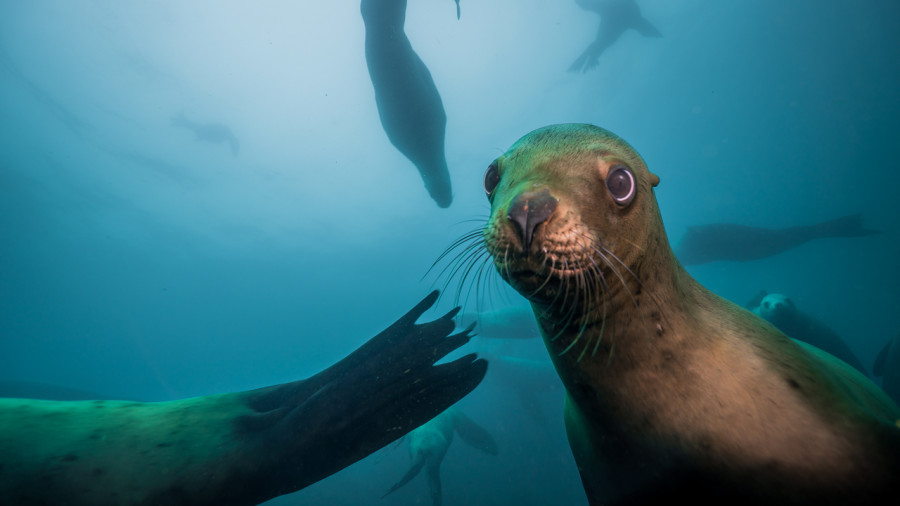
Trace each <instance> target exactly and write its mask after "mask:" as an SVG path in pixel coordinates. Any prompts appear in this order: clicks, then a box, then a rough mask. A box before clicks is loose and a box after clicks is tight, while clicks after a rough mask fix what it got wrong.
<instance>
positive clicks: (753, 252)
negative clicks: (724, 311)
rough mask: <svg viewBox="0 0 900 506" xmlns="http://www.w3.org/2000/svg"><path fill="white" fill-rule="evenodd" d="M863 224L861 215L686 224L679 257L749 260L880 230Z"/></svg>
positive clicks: (695, 260) (688, 259)
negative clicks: (787, 223)
mask: <svg viewBox="0 0 900 506" xmlns="http://www.w3.org/2000/svg"><path fill="white" fill-rule="evenodd" d="M879 233H880V232H879V231H877V230H871V229H867V228H865V227H863V223H862V215H860V214H851V215H849V216H843V217H841V218H837V219H834V220H829V221H823V222H821V223H814V224H812V225H797V226H794V227H788V228H763V227H751V226H747V225H739V224H736V223H711V224H708V225H696V226H692V227H688V229H687V232H685V234H684V237H682V239H681V242H680V243H679V244H678V248H677V254H678V261H680V262H681V263H683V264H684V265H698V264H705V263H709V262H716V261H731V262H749V261H751V260H759V259H761V258H766V257H770V256H773V255H777V254H779V253H783V252H785V251H788V250H791V249H794V248H796V247H798V246H800V245H803V244H806V243H807V242H809V241H813V240H816V239H825V238H829V237H865V236H867V235H874V234H879Z"/></svg>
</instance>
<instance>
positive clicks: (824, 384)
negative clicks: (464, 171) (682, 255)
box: [484, 125, 900, 504]
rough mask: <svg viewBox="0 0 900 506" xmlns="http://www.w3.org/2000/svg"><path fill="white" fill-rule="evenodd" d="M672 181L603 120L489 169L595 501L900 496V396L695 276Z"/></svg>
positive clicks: (513, 273)
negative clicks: (676, 230)
mask: <svg viewBox="0 0 900 506" xmlns="http://www.w3.org/2000/svg"><path fill="white" fill-rule="evenodd" d="M658 181H659V180H658V178H657V177H656V176H655V175H653V174H651V173H650V172H649V171H648V170H647V168H646V166H645V164H644V162H643V160H642V159H641V158H640V156H639V155H638V154H637V152H635V151H634V150H633V149H632V148H631V147H630V146H629V145H628V144H626V143H625V142H624V141H623V140H621V139H620V138H618V137H616V136H615V135H614V134H612V133H610V132H608V131H606V130H603V129H601V128H598V127H594V126H590V125H556V126H552V127H545V128H543V129H539V130H536V131H535V132H532V133H531V134H529V135H527V136H526V137H524V138H522V139H520V140H519V141H518V142H517V143H516V144H514V145H513V147H512V148H510V150H509V151H507V152H506V153H505V154H504V155H502V156H501V157H500V158H498V159H497V160H496V161H495V162H494V163H492V164H491V166H490V167H489V169H488V172H487V173H486V174H485V189H486V191H487V193H488V195H489V198H490V200H491V209H492V212H491V217H490V219H489V221H488V223H487V225H486V226H485V229H484V238H485V245H486V247H487V250H488V251H489V252H490V253H491V254H492V256H493V261H494V265H495V266H496V268H497V271H498V272H499V273H500V275H501V277H503V278H504V279H505V280H507V281H508V282H509V283H510V284H511V285H512V286H513V287H514V288H516V289H517V290H518V291H519V292H520V293H521V294H522V295H524V296H525V297H527V298H528V299H529V300H530V301H531V304H532V307H533V309H534V313H535V317H536V318H537V320H538V323H539V325H540V327H541V332H542V334H543V336H544V340H545V344H546V345H547V349H548V351H549V352H550V356H551V358H552V359H553V362H554V365H555V367H556V370H557V373H558V374H559V376H560V378H561V379H562V380H563V383H564V384H565V387H566V392H567V399H566V409H565V418H566V428H567V433H568V436H569V441H570V445H571V447H572V451H573V454H574V456H575V460H576V462H577V464H578V468H579V471H580V473H581V477H582V482H583V484H584V487H585V491H586V492H587V495H588V498H589V500H590V502H591V504H643V503H651V504H652V503H660V504H662V503H665V504H673V503H674V504H677V502H678V501H679V500H693V501H703V500H716V501H724V502H721V504H735V503H746V504H764V503H772V504H823V503H838V504H850V503H853V504H860V503H871V502H874V501H875V500H877V499H878V498H880V497H890V496H894V497H896V496H897V492H898V489H900V482H898V480H897V477H898V473H900V428H898V426H897V425H896V424H895V423H896V421H897V420H898V418H900V408H898V407H897V405H896V404H894V403H893V402H891V401H890V399H888V398H887V397H886V396H885V395H884V394H883V392H881V391H880V390H879V389H878V388H877V387H875V385H874V384H872V383H871V382H870V381H869V380H868V379H867V378H866V377H864V376H863V375H861V374H859V373H858V372H857V371H855V370H854V369H852V368H851V367H849V366H847V365H846V364H844V363H842V362H840V361H838V360H836V359H834V358H833V357H831V356H829V355H827V354H824V353H821V352H820V351H818V350H816V349H814V348H812V347H807V346H805V345H802V344H799V343H796V342H795V341H793V340H791V339H789V338H787V337H786V336H784V335H783V334H782V333H781V332H779V331H778V330H777V329H776V328H775V327H773V326H772V325H770V324H769V323H767V322H765V321H764V320H762V319H760V318H759V317H757V316H755V315H753V314H752V313H750V312H748V311H746V310H744V309H742V308H740V307H738V306H736V305H734V304H731V303H730V302H728V301H726V300H724V299H722V298H720V297H718V296H716V295H714V294H713V293H711V292H710V291H708V290H707V289H705V288H704V287H703V286H701V285H700V284H699V283H697V282H696V281H695V280H694V279H693V278H691V277H690V276H689V275H688V274H687V272H686V271H685V270H684V268H682V266H681V265H680V264H679V263H678V261H677V260H676V259H675V255H674V254H673V253H672V250H671V248H670V247H669V245H668V242H667V239H666V233H665V230H664V228H663V224H662V218H661V216H660V213H659V210H658V207H657V204H656V200H655V197H654V195H653V190H652V188H653V187H654V186H655V185H656V184H657V183H658ZM885 494H888V495H885ZM703 504H705V503H703Z"/></svg>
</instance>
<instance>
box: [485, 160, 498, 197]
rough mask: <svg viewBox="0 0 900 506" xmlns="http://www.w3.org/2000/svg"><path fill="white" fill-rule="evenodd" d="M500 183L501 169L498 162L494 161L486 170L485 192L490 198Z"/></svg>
mask: <svg viewBox="0 0 900 506" xmlns="http://www.w3.org/2000/svg"><path fill="white" fill-rule="evenodd" d="M499 183H500V169H499V168H498V167H497V162H494V163H492V164H490V165H488V168H487V170H486V171H484V193H485V194H486V195H487V196H488V198H491V195H492V194H493V193H494V190H495V189H496V188H497V185H498V184H499Z"/></svg>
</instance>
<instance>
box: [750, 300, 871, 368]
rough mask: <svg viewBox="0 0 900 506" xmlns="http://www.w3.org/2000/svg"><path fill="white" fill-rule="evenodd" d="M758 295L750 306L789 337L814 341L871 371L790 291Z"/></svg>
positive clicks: (849, 361)
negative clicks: (798, 303)
mask: <svg viewBox="0 0 900 506" xmlns="http://www.w3.org/2000/svg"><path fill="white" fill-rule="evenodd" d="M757 297H758V298H759V300H758V301H757V302H756V304H754V305H752V306H751V307H749V308H748V309H750V310H751V311H752V312H753V313H754V314H757V315H759V316H762V317H763V318H765V319H766V321H768V322H769V323H771V324H772V325H775V326H776V327H778V330H780V331H782V332H784V333H785V335H787V336H788V337H790V338H793V339H797V340H800V341H803V342H804V343H806V344H811V345H813V346H815V347H816V348H819V349H820V350H822V351H824V352H827V353H830V354H832V355H834V356H835V357H837V358H839V359H841V360H843V361H844V362H846V363H848V364H850V365H851V366H853V367H854V368H855V369H856V370H857V371H859V372H861V373H863V374H866V375H868V374H869V372H868V371H866V368H865V366H863V365H862V362H860V361H859V359H858V358H856V355H855V354H854V353H853V350H851V349H850V347H849V346H847V343H845V342H844V340H843V339H841V337H840V336H839V335H837V334H836V333H835V332H834V331H833V330H831V329H830V328H828V326H827V325H825V324H824V323H822V322H821V321H819V320H817V319H816V318H813V317H812V316H810V315H808V314H806V313H804V312H802V311H800V310H799V309H797V306H796V305H794V302H793V301H792V300H791V299H789V298H788V297H787V296H786V295H783V294H780V293H764V292H763V293H760V294H758V295H757Z"/></svg>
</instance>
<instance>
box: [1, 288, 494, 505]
mask: <svg viewBox="0 0 900 506" xmlns="http://www.w3.org/2000/svg"><path fill="white" fill-rule="evenodd" d="M437 297H438V295H437V292H433V293H431V294H430V295H428V296H427V297H426V298H425V299H424V300H423V301H422V302H420V303H419V304H418V305H416V307H414V308H413V309H412V310H411V311H410V312H409V313H407V314H406V315H404V316H403V317H402V318H400V319H399V320H397V321H396V322H395V323H394V324H393V325H391V326H390V327H388V328H387V329H386V330H384V331H383V332H381V333H380V334H378V335H377V336H375V337H374V338H372V339H370V340H369V341H368V342H366V343H365V344H363V345H362V346H361V347H360V348H359V349H357V350H356V351H354V352H353V353H351V354H350V355H348V356H347V357H346V358H344V359H343V360H341V361H339V362H338V363H336V364H334V365H332V366H331V367H329V368H327V369H325V370H324V371H322V372H320V373H318V374H316V375H314V376H312V377H311V378H308V379H306V380H300V381H294V382H291V383H285V384H283V385H277V386H272V387H267V388H262V389H258V390H252V391H246V392H234V393H226V394H221V395H210V396H205V397H195V398H191V399H182V400H178V401H171V402H151V403H142V402H129V401H68V402H56V401H42V400H34V399H0V469H2V472H0V497H3V498H5V499H6V500H10V501H13V502H17V503H27V504H62V503H66V504H70V505H93V504H191V505H196V504H201V505H214V504H215V505H219V504H232V505H243V504H247V505H249V504H258V503H261V502H263V501H266V500H269V499H271V498H273V497H276V496H279V495H282V494H286V493H289V492H294V491H296V490H300V489H301V488H304V487H306V486H308V485H310V484H312V483H314V482H316V481H318V480H320V479H322V478H324V477H326V476H328V475H330V474H333V473H335V472H337V471H339V470H341V469H343V468H344V467H346V466H348V465H350V464H352V463H354V462H356V461H358V460H360V459H362V458H364V457H366V456H367V455H369V454H370V453H372V452H373V451H375V450H377V449H379V448H381V447H382V446H385V445H387V444H388V443H390V442H391V441H393V440H395V439H397V438H399V437H401V436H403V435H404V434H406V433H407V432H408V431H410V430H412V429H413V428H415V427H417V426H419V425H421V424H423V423H425V422H426V421H428V420H429V419H430V418H432V417H434V416H435V415H437V414H439V413H441V412H442V411H444V410H445V409H447V408H448V407H450V406H451V405H452V404H453V403H454V402H456V401H458V400H459V399H461V398H462V397H463V396H465V395H466V394H467V393H468V392H470V391H471V390H472V389H474V388H475V386H476V385H478V383H479V382H480V381H481V380H482V378H483V377H484V374H485V372H486V370H487V363H486V362H485V361H484V360H481V359H476V357H475V356H474V355H467V356H465V357H462V358H460V359H457V360H454V361H452V362H449V363H445V364H441V365H435V363H436V362H437V361H439V360H441V359H442V358H443V357H445V356H446V355H447V354H448V353H450V352H451V351H453V350H455V349H456V348H458V347H460V346H462V345H463V344H465V343H466V342H468V341H469V339H470V338H471V334H470V332H471V330H472V328H471V327H469V328H467V329H465V330H463V331H462V332H458V333H455V334H451V333H452V332H453V329H454V324H453V317H454V316H455V315H456V313H457V312H458V311H459V308H456V309H454V310H452V311H450V312H449V313H447V314H445V315H444V316H442V317H441V318H438V319H437V320H434V321H431V322H426V323H421V324H417V323H416V320H417V319H418V318H419V317H420V316H421V315H422V314H423V313H424V312H425V311H426V310H427V309H428V308H430V307H431V306H432V305H433V304H434V303H435V301H436V300H437ZM38 440H39V442H40V444H35V443H36V442H38Z"/></svg>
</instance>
